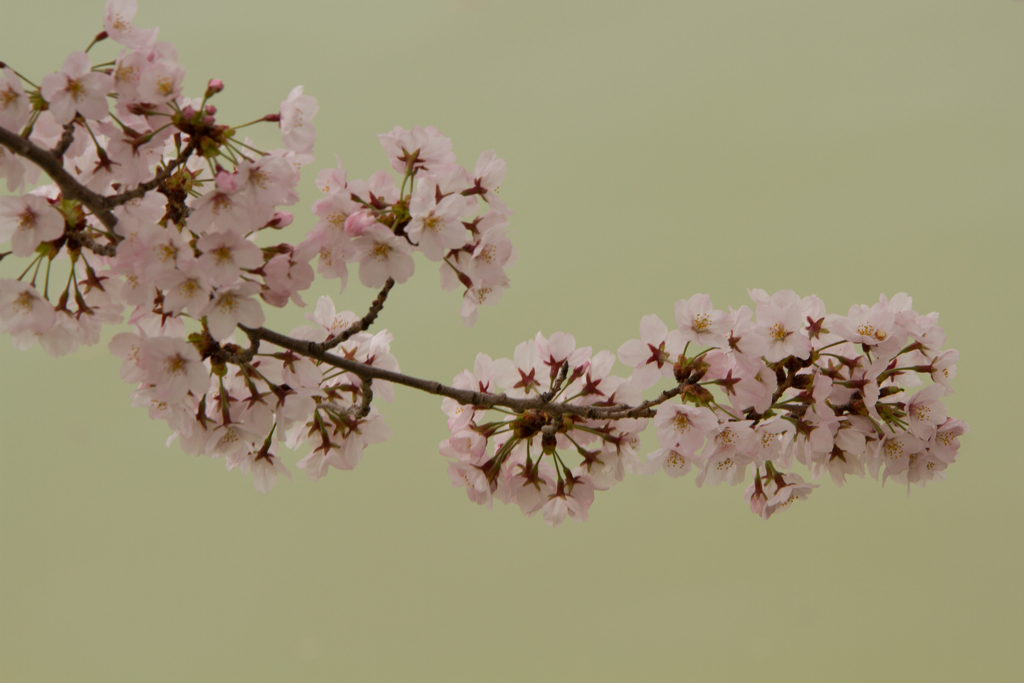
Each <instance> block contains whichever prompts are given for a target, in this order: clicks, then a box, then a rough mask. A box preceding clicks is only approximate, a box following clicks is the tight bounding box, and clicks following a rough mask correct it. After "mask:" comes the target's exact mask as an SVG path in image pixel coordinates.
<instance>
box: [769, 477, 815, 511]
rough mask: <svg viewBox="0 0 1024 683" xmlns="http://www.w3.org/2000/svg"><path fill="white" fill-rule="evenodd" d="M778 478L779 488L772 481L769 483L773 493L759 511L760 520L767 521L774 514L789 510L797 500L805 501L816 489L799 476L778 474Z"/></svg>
mask: <svg viewBox="0 0 1024 683" xmlns="http://www.w3.org/2000/svg"><path fill="white" fill-rule="evenodd" d="M779 477H780V478H781V480H782V485H781V486H780V485H778V484H776V482H774V481H773V482H771V486H773V487H774V491H773V492H772V494H771V495H770V496H769V497H768V500H767V501H766V502H765V504H764V508H763V509H762V511H761V518H762V519H768V518H769V517H771V516H772V515H773V514H775V513H776V512H781V511H782V510H785V509H787V508H789V507H790V506H791V505H792V504H793V503H795V502H796V501H798V500H805V499H806V498H807V496H809V495H810V494H811V491H813V490H814V489H816V488H818V485H817V484H808V483H806V482H805V481H804V480H803V477H801V476H800V475H799V474H794V473H789V472H787V473H785V474H780V475H779Z"/></svg>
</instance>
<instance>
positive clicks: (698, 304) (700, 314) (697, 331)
mask: <svg viewBox="0 0 1024 683" xmlns="http://www.w3.org/2000/svg"><path fill="white" fill-rule="evenodd" d="M675 310H676V325H678V326H679V335H680V337H681V338H682V341H684V342H694V343H696V344H700V345H702V346H725V345H726V341H725V333H726V332H728V331H729V322H730V321H729V319H728V318H727V317H726V314H725V313H724V312H723V311H715V310H712V308H711V297H709V296H708V295H707V294H694V295H693V296H691V297H690V298H689V299H680V300H679V301H677V302H676V309H675Z"/></svg>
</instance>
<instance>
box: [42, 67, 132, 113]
mask: <svg viewBox="0 0 1024 683" xmlns="http://www.w3.org/2000/svg"><path fill="white" fill-rule="evenodd" d="M91 69H92V67H91V65H90V64H89V55H87V54H85V53H84V52H82V51H78V52H72V53H71V54H70V55H68V57H67V59H65V60H64V65H63V66H62V67H61V70H60V71H59V72H57V73H54V74H49V75H48V76H44V77H43V80H42V82H41V83H40V84H39V91H40V92H41V93H42V95H43V97H44V98H45V99H46V101H47V103H48V104H49V107H50V111H51V112H52V113H53V117H54V119H55V120H56V122H57V123H58V124H59V125H62V126H63V125H64V124H66V123H68V122H69V121H71V119H73V118H75V114H81V115H82V116H83V117H84V118H86V119H93V120H98V119H102V118H106V116H107V114H108V110H107V93H108V92H110V91H111V90H113V89H114V79H113V78H112V77H111V76H108V75H107V74H104V73H100V72H98V71H92V70H91Z"/></svg>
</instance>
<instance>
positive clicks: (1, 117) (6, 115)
mask: <svg viewBox="0 0 1024 683" xmlns="http://www.w3.org/2000/svg"><path fill="white" fill-rule="evenodd" d="M31 113H32V105H31V103H30V102H29V101H28V96H27V95H26V94H25V89H24V88H23V87H22V85H21V79H20V78H18V75H17V74H15V73H14V70H13V69H12V68H11V67H9V66H5V67H4V68H3V70H2V71H0V127H3V128H6V129H7V130H10V131H14V132H18V131H20V130H21V127H22V126H24V125H25V124H26V123H28V119H29V116H30V115H31Z"/></svg>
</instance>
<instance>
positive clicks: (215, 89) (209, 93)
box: [204, 78, 224, 97]
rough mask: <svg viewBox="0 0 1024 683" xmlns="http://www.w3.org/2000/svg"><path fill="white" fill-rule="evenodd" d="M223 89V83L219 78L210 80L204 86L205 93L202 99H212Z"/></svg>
mask: <svg viewBox="0 0 1024 683" xmlns="http://www.w3.org/2000/svg"><path fill="white" fill-rule="evenodd" d="M223 89H224V81H222V80H220V79H219V78H211V79H210V82H209V83H207V84H206V93H205V94H204V97H213V96H214V95H216V94H217V93H219V92H220V91H222V90H223Z"/></svg>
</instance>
